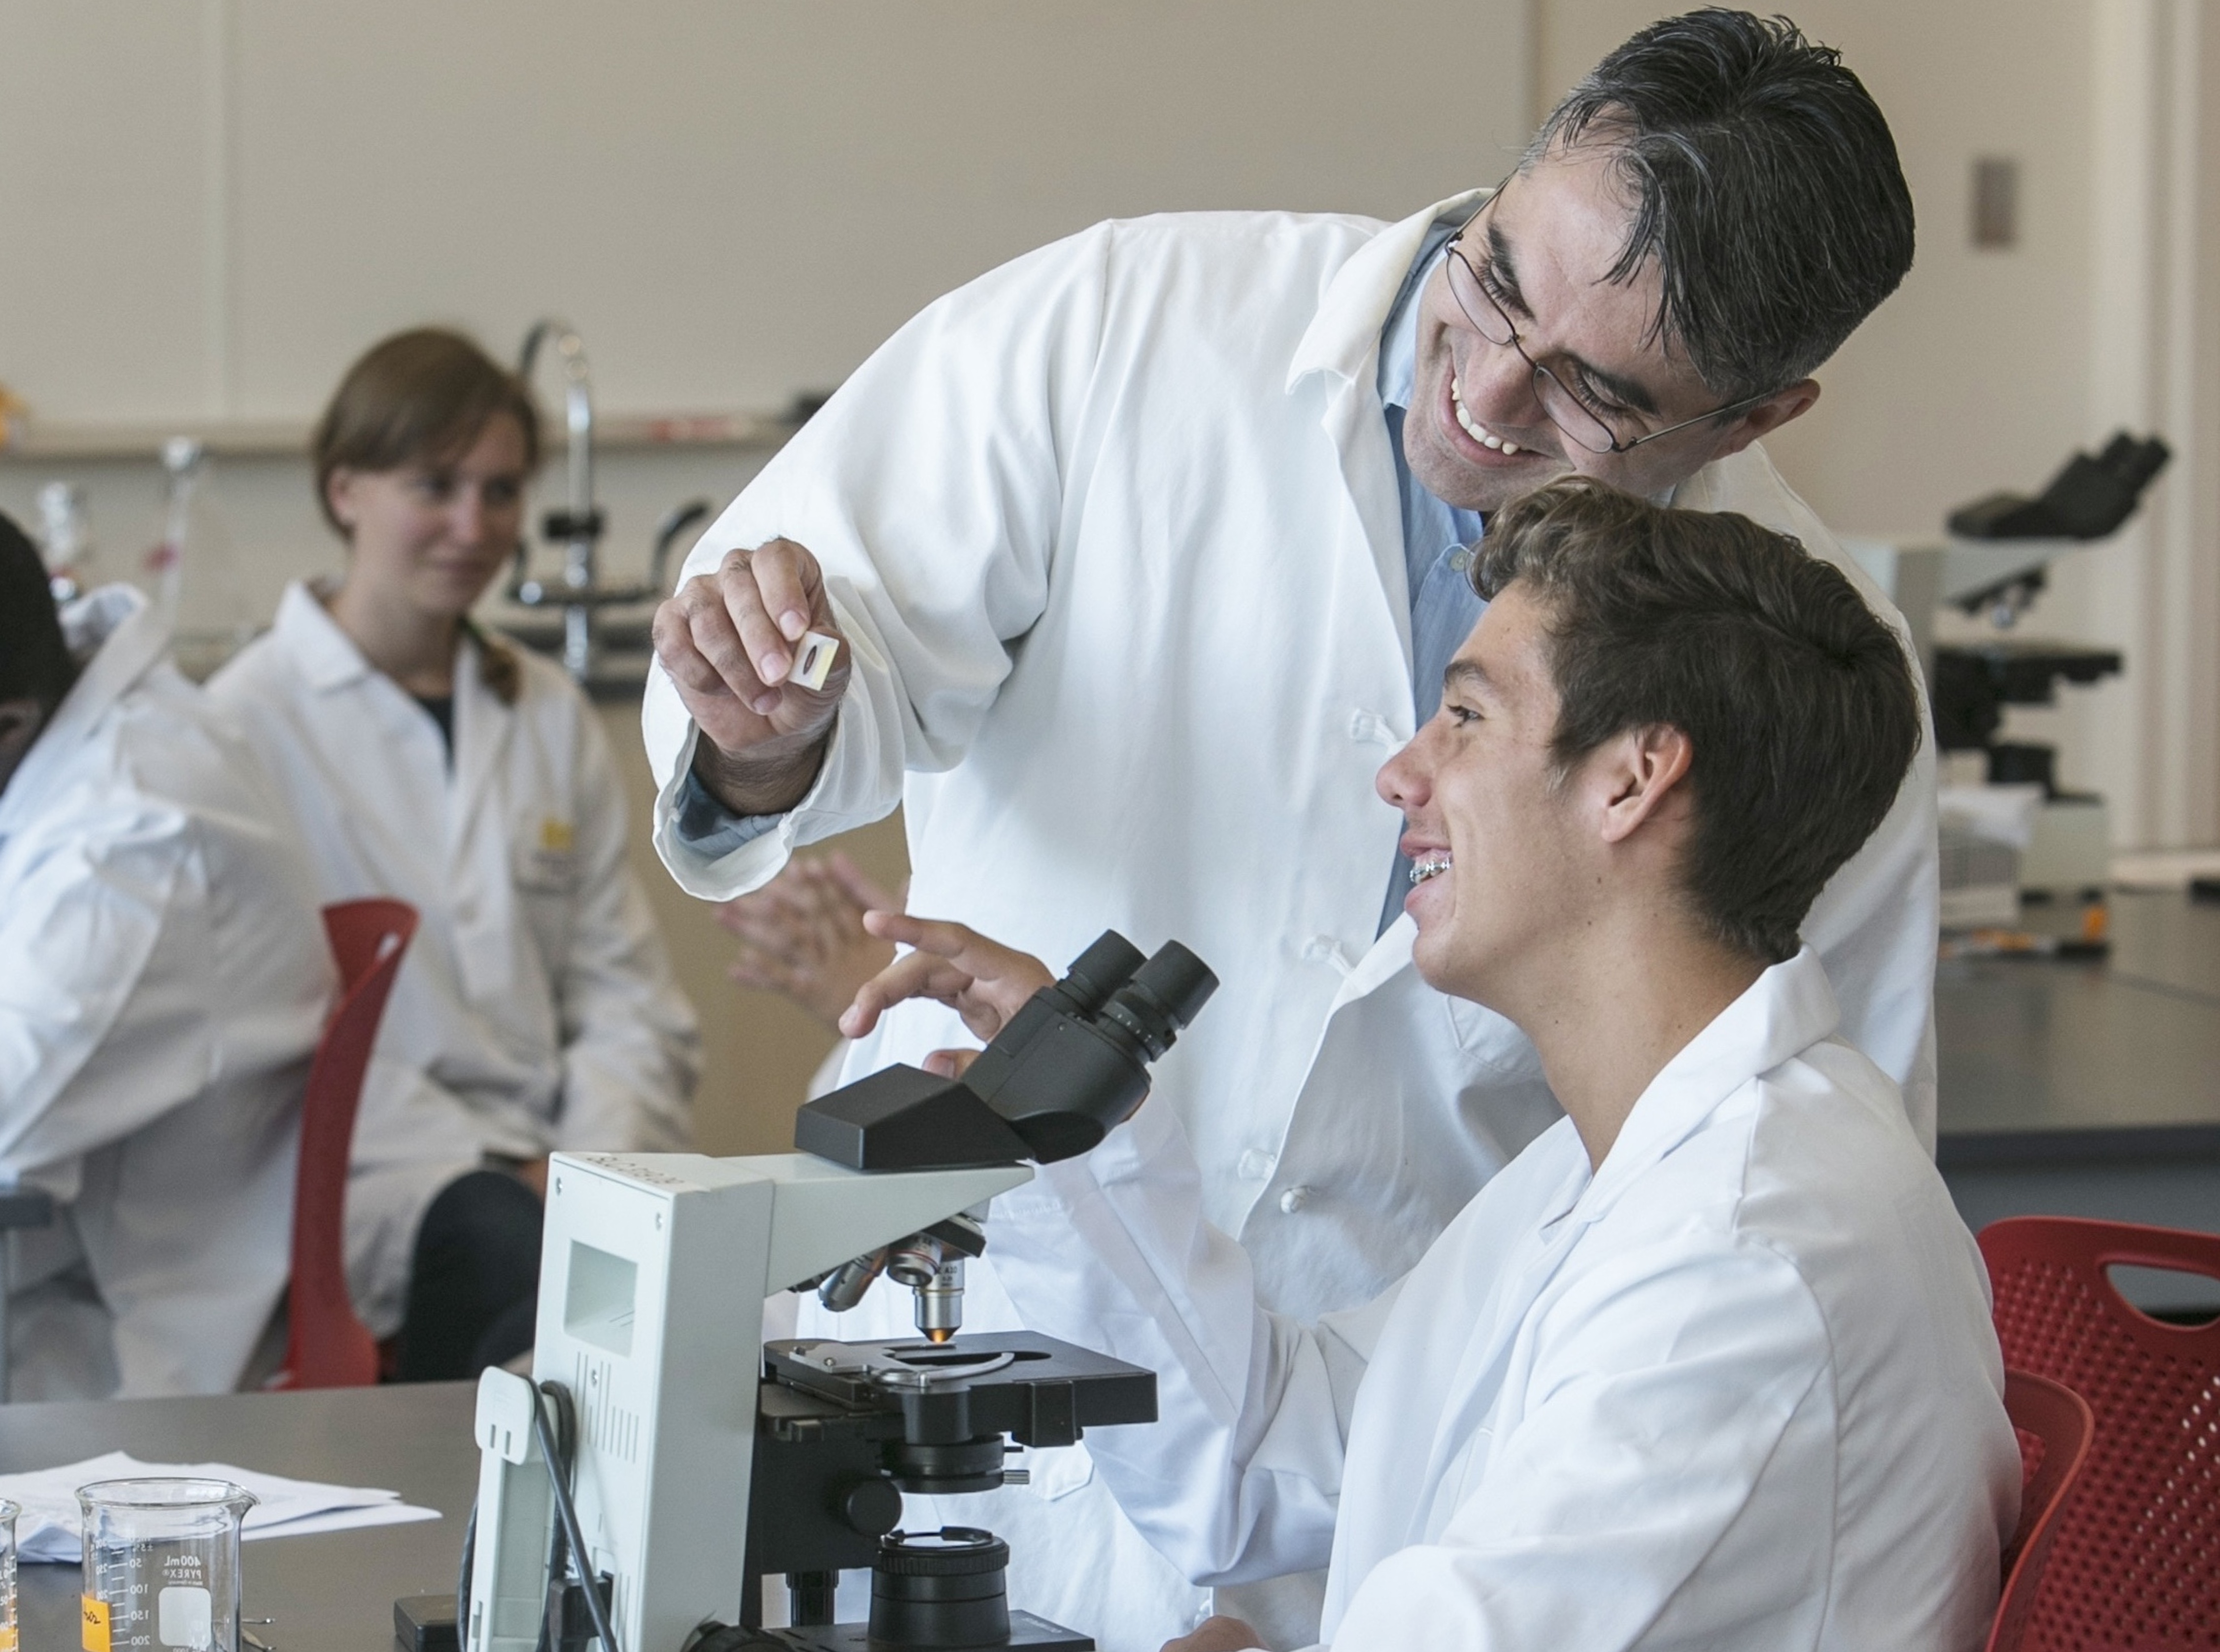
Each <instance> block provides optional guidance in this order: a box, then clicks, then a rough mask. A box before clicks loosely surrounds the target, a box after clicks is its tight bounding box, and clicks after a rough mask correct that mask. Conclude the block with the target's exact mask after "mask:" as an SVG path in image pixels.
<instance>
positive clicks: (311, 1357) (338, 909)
mask: <svg viewBox="0 0 2220 1652" xmlns="http://www.w3.org/2000/svg"><path fill="white" fill-rule="evenodd" d="M415 932H416V908H415V907H412V906H409V905H408V903H407V902H405V901H375V900H373V901H340V902H339V903H338V904H337V905H335V906H329V907H325V908H324V933H325V934H326V935H327V936H328V937H329V938H330V940H331V944H332V956H333V957H334V958H335V959H337V960H338V963H339V966H340V1004H339V1007H338V1008H337V1009H336V1010H334V1011H333V1012H332V1019H330V1020H329V1021H328V1022H327V1023H326V1024H325V1026H324V1036H323V1037H322V1038H321V1039H319V1040H318V1041H317V1044H316V1058H315V1063H314V1064H313V1065H312V1066H311V1067H310V1068H309V1088H308V1093H307V1094H306V1095H305V1096H304V1097H303V1098H302V1104H301V1164H300V1169H299V1171H298V1173H297V1174H296V1177H295V1179H294V1183H293V1281H292V1285H291V1287H290V1291H289V1292H288V1294H287V1298H286V1328H285V1362H284V1364H283V1365H281V1366H280V1367H279V1368H278V1374H277V1375H275V1376H273V1377H272V1378H271V1380H270V1382H269V1385H268V1386H269V1387H272V1388H351V1387H366V1386H368V1385H369V1384H371V1383H373V1382H375V1381H377V1374H378V1351H377V1343H376V1342H374V1341H372V1340H371V1334H370V1332H369V1331H368V1330H366V1329H365V1327H364V1325H363V1323H362V1321H361V1320H360V1319H359V1318H356V1317H355V1312H354V1303H353V1301H352V1299H351V1298H350V1297H349V1296H348V1294H347V1282H346V1186H347V1161H348V1158H349V1156H351V1154H352V1150H353V1146H354V1115H355V1109H356V1107H358V1106H359V1104H360V1103H361V1100H362V1081H363V1075H364V1074H365V1072H367V1071H368V1070H369V1068H370V1050H371V1044H374V1043H375V1042H376V1041H377V1024H378V1022H379V1020H380V1019H382V1018H383V1017H384V1014H385V1000H386V995H387V994H389V993H390V992H391V991H392V990H393V977H394V976H395V974H396V972H397V971H398V970H399V969H400V968H401V955H402V953H403V952H405V951H408V941H409V938H410V937H411V936H413V935H415Z"/></svg>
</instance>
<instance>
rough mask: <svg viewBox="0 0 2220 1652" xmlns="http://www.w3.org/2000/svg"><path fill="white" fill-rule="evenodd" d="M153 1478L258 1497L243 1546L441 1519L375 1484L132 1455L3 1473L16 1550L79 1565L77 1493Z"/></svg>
mask: <svg viewBox="0 0 2220 1652" xmlns="http://www.w3.org/2000/svg"><path fill="white" fill-rule="evenodd" d="M150 1475H159V1476H185V1477H190V1478H192V1479H196V1480H228V1481H232V1482H233V1483H234V1484H236V1485H240V1486H243V1487H246V1489H247V1490H248V1491H250V1492H253V1493H254V1495H255V1498H256V1499H257V1500H256V1503H255V1506H253V1508H251V1509H249V1510H248V1511H247V1512H246V1520H245V1522H244V1523H243V1524H242V1528H241V1530H240V1537H241V1538H242V1540H246V1541H252V1540H253V1539H255V1538H258V1537H295V1536H298V1535H301V1534H303V1533H307V1532H313V1531H346V1530H352V1528H354V1527H357V1526H383V1525H393V1524H399V1523H401V1522H403V1521H408V1520H436V1519H438V1518H440V1513H439V1511H438V1510H436V1509H424V1508H416V1507H415V1506H411V1505H409V1504H406V1503H403V1502H402V1500H401V1493H398V1492H388V1491H380V1490H378V1489H377V1488H376V1487H367V1486H327V1485H324V1484H322V1483H321V1482H320V1481H312V1480H288V1479H287V1478H285V1476H284V1475H283V1474H262V1473H260V1472H259V1471H258V1470H255V1469H253V1468H239V1467H237V1466H236V1465H234V1464H232V1463H228V1462H196V1463H165V1462H140V1461H139V1459H138V1458H136V1457H134V1456H131V1455H130V1454H129V1453H128V1452H124V1451H111V1452H109V1454H108V1455H107V1456H104V1457H90V1458H87V1459H86V1460H85V1461H84V1462H72V1463H66V1464H65V1465H64V1466H62V1467H61V1468H41V1469H37V1470H34V1472H32V1473H29V1474H0V1497H6V1498H12V1499H14V1500H15V1501H16V1502H18V1503H20V1504H22V1506H23V1512H22V1517H21V1518H19V1519H18V1520H17V1521H16V1553H17V1555H19V1556H20V1557H21V1558H22V1559H23V1560H25V1561H54V1562H75V1561H76V1560H78V1558H79V1556H80V1555H81V1554H82V1553H83V1538H84V1534H83V1530H82V1528H81V1526H80V1524H79V1519H78V1501H77V1488H78V1487H80V1486H89V1485H90V1484H91V1483H92V1482H93V1481H96V1480H139V1479H144V1478H147V1477H148V1476H150Z"/></svg>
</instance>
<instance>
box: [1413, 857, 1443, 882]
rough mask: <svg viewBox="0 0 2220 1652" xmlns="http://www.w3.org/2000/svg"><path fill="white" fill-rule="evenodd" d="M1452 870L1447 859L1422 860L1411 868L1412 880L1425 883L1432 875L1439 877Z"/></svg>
mask: <svg viewBox="0 0 2220 1652" xmlns="http://www.w3.org/2000/svg"><path fill="white" fill-rule="evenodd" d="M1448 870H1450V863H1449V862H1448V861H1447V860H1422V861H1420V862H1419V863H1418V864H1417V865H1415V866H1413V867H1412V869H1411V882H1413V883H1424V882H1425V881H1426V880H1427V879H1428V878H1430V877H1439V876H1441V875H1442V874H1443V873H1444V872H1446V871H1448Z"/></svg>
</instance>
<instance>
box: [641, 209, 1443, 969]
mask: <svg viewBox="0 0 2220 1652" xmlns="http://www.w3.org/2000/svg"><path fill="white" fill-rule="evenodd" d="M1456 230H1457V226H1456V224H1454V223H1438V224H1436V225H1435V226H1434V227H1433V228H1431V229H1430V230H1429V231H1427V232H1426V239H1425V241H1424V242H1423V243H1422V244H1421V245H1420V246H1419V256H1418V258H1417V259H1415V260H1413V261H1412V265H1411V270H1410V273H1409V274H1408V275H1406V276H1405V277H1404V278H1403V289H1402V290H1401V291H1400V293H1398V294H1397V295H1396V297H1395V303H1394V308H1393V309H1390V310H1389V311H1388V322H1387V325H1386V326H1385V327H1382V328H1381V332H1380V377H1379V389H1380V402H1381V408H1382V409H1383V410H1384V411H1385V413H1386V415H1387V419H1388V450H1389V451H1390V452H1393V453H1394V456H1395V478H1396V482H1397V483H1398V486H1399V489H1400V493H1401V496H1402V502H1403V568H1404V573H1405V578H1406V586H1407V589H1408V591H1409V595H1410V603H1411V709H1412V726H1413V727H1416V726H1419V725H1421V724H1423V723H1425V721H1426V720H1427V719H1429V718H1430V717H1431V716H1432V715H1433V714H1434V711H1435V709H1436V708H1437V707H1438V706H1439V705H1440V703H1441V698H1442V673H1443V671H1444V670H1446V669H1447V668H1448V666H1449V663H1450V660H1451V659H1452V658H1455V657H1456V651H1457V649H1458V648H1459V647H1460V646H1461V645H1462V644H1463V642H1464V639H1465V638H1466V637H1467V636H1469V635H1470V634H1471V632H1472V628H1473V627H1474V626H1475V624H1477V623H1478V622H1479V620H1480V616H1481V612H1482V611H1483V610H1484V609H1485V608H1487V604H1486V603H1485V602H1481V600H1480V597H1479V595H1477V594H1476V593H1475V591H1474V590H1473V589H1472V582H1471V580H1470V579H1469V577H1467V572H1466V570H1467V569H1468V567H1469V564H1470V562H1471V554H1470V548H1471V547H1472V546H1474V545H1478V544H1479V543H1480V536H1481V531H1482V523H1481V516H1480V513H1479V512H1477V511H1470V510H1459V509H1457V508H1456V507H1455V506H1453V505H1447V504H1444V503H1443V502H1442V501H1440V500H1439V499H1437V498H1435V497H1434V496H1433V495H1432V494H1431V493H1429V492H1427V491H1426V489H1425V486H1424V485H1423V484H1421V483H1419V479H1418V478H1417V477H1414V476H1412V474H1411V466H1410V464H1409V463H1408V461H1406V459H1405V458H1404V457H1403V415H1404V412H1405V410H1406V408H1408V407H1409V406H1410V403H1411V396H1412V383H1413V380H1414V378H1415V377H1416V374H1417V369H1418V336H1419V306H1418V303H1417V302H1416V301H1417V297H1418V292H1419V288H1420V287H1421V286H1422V285H1423V284H1425V278H1426V277H1427V276H1428V275H1429V274H1430V273H1431V271H1432V270H1433V267H1434V265H1435V264H1436V263H1437V262H1438V261H1439V260H1440V259H1441V257H1442V249H1443V248H1444V246H1448V244H1449V241H1450V237H1451V236H1452V235H1454V234H1456ZM677 806H678V807H677V820H676V821H675V822H674V824H675V826H677V833H678V837H679V839H680V840H681V841H682V842H683V843H684V844H685V845H687V846H688V847H689V848H690V849H692V850H694V851H696V852H697V853H700V854H703V855H708V856H711V857H714V856H720V855H729V854H731V853H732V852H733V851H734V850H736V849H738V848H739V847H741V845H745V844H748V843H751V842H753V841H754V840H755V839H756V838H760V837H761V836H763V834H764V832H769V831H770V830H771V828H772V827H774V826H776V825H777V824H778V822H779V820H781V819H783V817H782V816H779V815H775V814H767V815H750V816H745V817H743V816H740V815H736V814H733V812H732V811H731V810H730V809H727V808H726V807H725V806H724V805H723V804H722V803H721V802H720V801H718V800H717V799H716V798H714V796H712V795H710V794H709V791H708V788H706V787H705V786H703V785H702V782H701V780H700V778H699V777H698V776H695V774H694V773H693V772H692V770H689V771H688V773H687V776H686V781H685V783H684V785H683V787H682V788H681V789H680V791H679V795H678V799H677ZM1410 872H1411V863H1410V862H1409V861H1408V860H1406V858H1405V857H1403V856H1402V855H1401V854H1400V852H1399V853H1398V854H1397V855H1396V857H1395V864H1394V870H1393V871H1392V872H1391V874H1390V876H1389V878H1388V900H1387V904H1386V907H1385V908H1384V909H1383V911H1382V912H1381V919H1380V927H1381V929H1383V930H1384V929H1386V928H1387V927H1388V925H1389V924H1391V923H1393V922H1394V921H1395V919H1396V917H1397V916H1398V915H1399V914H1400V913H1401V912H1402V910H1403V896H1404V895H1405V894H1406V893H1407V892H1408V890H1409V888H1410Z"/></svg>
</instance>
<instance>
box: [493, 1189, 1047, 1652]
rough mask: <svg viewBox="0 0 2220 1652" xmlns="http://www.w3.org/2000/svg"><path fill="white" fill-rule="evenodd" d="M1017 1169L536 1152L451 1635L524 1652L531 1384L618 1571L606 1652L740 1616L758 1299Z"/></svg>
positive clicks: (547, 1529)
mask: <svg viewBox="0 0 2220 1652" xmlns="http://www.w3.org/2000/svg"><path fill="white" fill-rule="evenodd" d="M1031 1177H1032V1169H1030V1168H1029V1167H1027V1166H1024V1165H997V1166H992V1167H989V1168H987V1169H971V1170H931V1171H920V1172H914V1173H897V1174H881V1175H863V1174H861V1173H859V1172H857V1171H853V1170H846V1169H841V1168H840V1167H839V1166H837V1165H833V1164H828V1163H825V1162H824V1161H822V1160H820V1159H815V1158H811V1157H808V1156H804V1155H801V1154H778V1155H773V1156H763V1157H754V1158H729V1159H716V1158H708V1157H705V1156H702V1155H700V1154H695V1153H667V1154H640V1155H632V1154H600V1153H589V1154H570V1153H558V1154H557V1155H556V1156H554V1159H553V1161H552V1163H551V1164H550V1165H549V1168H548V1184H547V1218H546V1234H545V1237H544V1239H543V1241H542V1244H541V1250H540V1272H539V1329H538V1340H537V1343H536V1345H535V1348H534V1351H533V1366H532V1370H533V1381H532V1382H530V1383H527V1382H526V1381H524V1379H522V1378H521V1377H517V1376H514V1375H510V1374H508V1373H506V1372H502V1371H498V1370H490V1371H488V1372H487V1373H486V1374H485V1375H484V1376H483V1378H482V1379H481V1381H480V1382H479V1386H478V1409H477V1442H478V1445H479V1448H480V1449H481V1451H482V1453H483V1457H482V1462H481V1467H480V1469H479V1480H478V1506H477V1548H476V1552H475V1561H474V1565H473V1570H472V1576H471V1599H470V1617H469V1619H468V1622H467V1624H466V1625H465V1628H466V1630H467V1633H466V1635H465V1639H464V1642H463V1646H464V1649H465V1652H533V1647H534V1646H535V1644H536V1643H537V1642H538V1639H539V1627H540V1621H541V1615H542V1612H543V1610H544V1603H545V1599H546V1566H547V1556H548V1551H549V1548H550V1543H551V1540H552V1531H553V1524H554V1518H555V1509H554V1500H553V1497H552V1493H551V1492H550V1490H549V1482H548V1474H547V1468H546V1463H545V1462H544V1461H543V1460H542V1459H541V1456H540V1454H539V1447H538V1445H537V1443H536V1442H535V1440H534V1438H533V1426H532V1409H531V1408H532V1406H533V1405H534V1404H535V1403H536V1390H535V1387H534V1385H535V1384H537V1383H539V1382H541V1381H557V1382H560V1383H562V1384H563V1385H564V1387H567V1388H568V1389H569V1390H570V1392H571V1399H572V1400H573V1402H574V1403H575V1405H576V1407H577V1448H576V1459H575V1467H574V1469H573V1482H572V1483H573V1487H574V1493H575V1501H576V1503H577V1512H578V1518H579V1522H580V1525H581V1527H582V1529H583V1533H584V1535H585V1538H586V1542H587V1544H588V1547H589V1549H590V1550H591V1551H592V1552H591V1554H590V1555H589V1557H588V1561H587V1564H586V1565H585V1566H584V1567H583V1568H581V1569H582V1571H583V1573H584V1574H586V1575H587V1576H589V1577H591V1576H594V1575H596V1574H600V1573H603V1572H606V1573H608V1574H610V1576H611V1577H613V1578H614V1580H615V1587H614V1610H613V1611H612V1612H611V1619H612V1627H613V1628H614V1630H615V1631H616V1634H617V1636H618V1639H619V1641H620V1643H621V1648H622V1652H681V1649H682V1648H683V1646H684V1645H685V1643H686V1641H687V1638H688V1637H689V1636H690V1635H692V1634H693V1632H694V1631H695V1629H696V1628H697V1627H699V1626H700V1625H701V1624H702V1623H704V1622H706V1621H709V1620H714V1621H716V1622H719V1623H725V1624H732V1623H737V1622H738V1621H739V1603H740V1593H741V1588H742V1585H743V1583H744V1581H747V1580H744V1578H743V1576H742V1572H743V1568H744V1566H745V1547H746V1543H747V1529H748V1506H747V1504H748V1476H749V1473H750V1470H751V1465H752V1462H753V1456H754V1447H755V1431H756V1405H757V1385H758V1380H759V1379H760V1377H761V1375H762V1372H763V1309H764V1299H765V1298H766V1297H768V1296H770V1295H772V1294H775V1293H776V1292H779V1291H782V1290H784V1289H786V1288H787V1287H789V1286H791V1285H795V1284H797V1283H799V1282H801V1281H805V1280H808V1279H810V1278H812V1277H814V1275H819V1274H821V1273H824V1272H825V1271H826V1270H827V1269H832V1268H835V1267H838V1266H839V1264H840V1263H842V1262H846V1261H848V1260H849V1259H850V1258H851V1257H853V1256H860V1255H862V1254H864V1252H866V1251H869V1250H875V1249H876V1248H877V1247H879V1246H881V1245H883V1244H891V1243H892V1242H894V1241H895V1240H897V1239H901V1238H904V1237H907V1236H908V1235H910V1234H912V1233H915V1232H917V1231H920V1230H921V1229H924V1228H926V1227H929V1226H930V1225H932V1224H933V1223H934V1222H937V1221H939V1220H941V1219H944V1218H946V1217H949V1216H952V1215H954V1214H956V1213H958V1212H960V1211H964V1210H968V1209H970V1208H971V1207H973V1206H980V1205H983V1204H984V1203H985V1202H986V1201H987V1200H989V1199H991V1198H993V1197H994V1196H995V1194H998V1193H1001V1192H1003V1191H1005V1190H1007V1189H1008V1188H1014V1187H1017V1186H1019V1185H1020V1183H1022V1182H1025V1181H1028V1180H1030V1179H1031Z"/></svg>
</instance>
